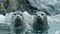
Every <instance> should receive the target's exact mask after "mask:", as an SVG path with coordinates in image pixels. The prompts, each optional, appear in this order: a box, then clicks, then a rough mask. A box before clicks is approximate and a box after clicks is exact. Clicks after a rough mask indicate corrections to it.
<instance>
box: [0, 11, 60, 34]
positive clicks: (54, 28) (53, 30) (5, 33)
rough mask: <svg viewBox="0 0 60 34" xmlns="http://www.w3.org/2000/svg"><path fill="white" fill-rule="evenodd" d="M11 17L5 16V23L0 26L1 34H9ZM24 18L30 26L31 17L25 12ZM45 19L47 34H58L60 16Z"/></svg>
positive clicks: (59, 31) (59, 32) (59, 33)
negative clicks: (47, 27) (47, 26)
mask: <svg viewBox="0 0 60 34" xmlns="http://www.w3.org/2000/svg"><path fill="white" fill-rule="evenodd" d="M11 15H12V13H11V14H7V15H6V16H5V23H3V24H0V32H1V34H11V30H10V22H11ZM9 16H10V17H9ZM24 17H25V22H27V23H30V24H31V25H32V22H33V21H32V20H33V15H29V14H28V13H27V12H25V13H24ZM9 19H10V20H9ZM28 19H29V20H28ZM47 19H48V24H49V31H48V34H60V14H58V15H54V16H47Z"/></svg>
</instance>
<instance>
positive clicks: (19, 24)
mask: <svg viewBox="0 0 60 34" xmlns="http://www.w3.org/2000/svg"><path fill="white" fill-rule="evenodd" d="M22 25H23V23H22V21H21V19H19V18H16V19H15V24H14V27H22Z"/></svg>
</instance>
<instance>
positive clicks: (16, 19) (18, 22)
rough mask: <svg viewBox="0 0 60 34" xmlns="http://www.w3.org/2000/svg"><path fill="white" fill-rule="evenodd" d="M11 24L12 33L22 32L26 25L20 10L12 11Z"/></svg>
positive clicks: (22, 33) (18, 33)
mask: <svg viewBox="0 0 60 34" xmlns="http://www.w3.org/2000/svg"><path fill="white" fill-rule="evenodd" d="M11 26H12V34H24V31H25V27H26V26H25V23H24V17H23V14H22V12H21V11H16V12H14V13H13V15H12V23H11Z"/></svg>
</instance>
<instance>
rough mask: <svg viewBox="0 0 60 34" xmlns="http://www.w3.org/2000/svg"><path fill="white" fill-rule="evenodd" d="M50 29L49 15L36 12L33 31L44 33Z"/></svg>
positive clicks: (36, 33)
mask: <svg viewBox="0 0 60 34" xmlns="http://www.w3.org/2000/svg"><path fill="white" fill-rule="evenodd" d="M47 30H48V23H47V16H46V14H45V13H44V12H42V11H40V12H36V13H35V15H34V22H33V31H34V32H35V34H38V33H40V34H42V33H44V32H45V31H47Z"/></svg>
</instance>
